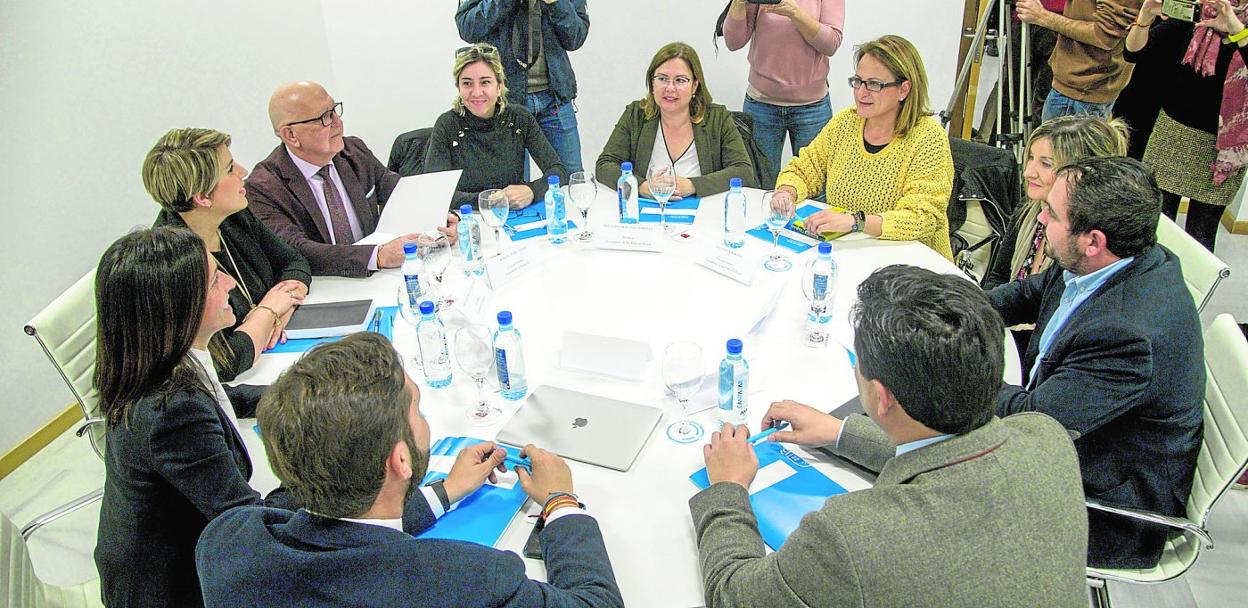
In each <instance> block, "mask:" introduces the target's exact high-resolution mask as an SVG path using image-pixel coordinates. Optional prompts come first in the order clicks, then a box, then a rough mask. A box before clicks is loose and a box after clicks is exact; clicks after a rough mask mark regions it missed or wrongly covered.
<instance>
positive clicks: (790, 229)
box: [745, 203, 839, 253]
mask: <svg viewBox="0 0 1248 608" xmlns="http://www.w3.org/2000/svg"><path fill="white" fill-rule="evenodd" d="M831 208H832V209H839V207H831ZM824 209H825V207H822V206H819V205H812V204H809V203H807V204H805V205H802V206H801V207H798V208H797V211H796V213H795V215H794V216H793V217H792V218H790V219H789V223H788V224H786V225H785V227H784V228H782V229H781V230H780V239H779V244H780V246H781V247H784V248H785V249H789V250H792V251H794V252H796V253H802V252H804V251H806V250H807V249H810V248H811V247H814V246H815V245H818V244H819V241H817V240H815V239H813V238H811V237H810V236H808V235H806V234H803V233H802V232H801V231H800V230H798V229H797V228H795V227H794V225H795V224H796V223H797V222H799V221H801V220H805V219H806V218H808V217H810V216H811V215H814V214H815V213H818V212H819V211H823V210H824ZM745 233H746V234H748V235H750V236H752V237H754V238H757V239H762V240H764V241H767V242H768V243H770V242H771V241H772V236H771V230H770V229H769V228H767V224H761V225H759V226H755V227H753V228H751V229H749V230H746V231H745Z"/></svg>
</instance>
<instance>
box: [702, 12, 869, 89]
mask: <svg viewBox="0 0 1248 608" xmlns="http://www.w3.org/2000/svg"><path fill="white" fill-rule="evenodd" d="M796 2H797V5H798V6H800V7H801V8H802V10H803V11H806V14H808V15H810V16H811V17H813V18H814V19H815V20H816V21H818V22H819V33H818V34H816V35H815V38H814V40H812V41H810V42H807V41H806V39H805V38H803V37H802V34H801V33H800V32H798V31H797V26H796V25H794V24H793V21H792V20H791V19H789V18H788V17H782V16H780V15H774V14H771V13H769V12H767V11H763V12H762V13H760V12H759V7H758V5H754V4H751V5H749V6H748V7H746V9H745V10H746V13H745V19H742V20H740V21H738V20H736V19H733V18H732V17H731V16H729V17H728V18H727V19H726V20H724V42H725V43H726V44H727V45H728V49H729V50H732V51H735V50H737V49H739V48H741V47H743V46H745V43H746V42H747V41H748V42H750V54H749V59H750V79H749V82H750V86H751V87H753V88H754V90H756V91H758V92H759V93H760V94H761V95H762V96H763V97H764V99H761V100H759V101H763V102H767V101H776V102H781V103H785V104H807V103H814V102H816V101H819V100H820V99H822V98H823V96H824V95H826V94H827V92H828V57H831V56H832V55H833V54H834V53H836V49H838V48H840V46H841V28H842V27H843V26H844V24H845V0H796Z"/></svg>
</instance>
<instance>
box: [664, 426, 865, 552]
mask: <svg viewBox="0 0 1248 608" xmlns="http://www.w3.org/2000/svg"><path fill="white" fill-rule="evenodd" d="M754 453H755V454H757V455H758V467H759V468H760V469H761V468H763V467H765V466H767V465H769V464H771V463H773V462H776V461H778V460H784V461H785V462H786V463H787V464H788V465H789V466H791V467H793V469H794V470H795V471H797V472H796V473H795V474H793V475H790V476H789V477H786V478H785V479H782V480H780V481H779V482H776V483H775V484H773V485H772V486H771V487H768V488H765V489H763V490H761V491H759V492H757V493H755V494H752V495H751V496H750V507H752V508H753V509H754V517H755V519H757V520H758V531H759V532H760V533H761V534H762V536H763V542H765V543H767V546H768V547H771V548H772V549H773V550H776V551H779V550H780V547H781V545H783V544H784V541H785V539H787V538H788V537H789V535H790V534H792V533H793V531H794V530H796V529H797V525H798V524H799V523H801V521H802V517H803V516H804V515H806V514H807V513H810V512H812V511H818V510H819V509H822V508H823V503H824V502H825V501H827V499H828V497H829V496H835V495H837V494H844V493H845V488H843V487H841V485H840V484H838V483H836V482H835V481H832V480H831V479H828V477H827V476H826V475H824V474H823V473H820V472H819V471H818V470H816V469H815V468H814V467H812V466H810V463H808V462H806V460H805V459H803V458H802V457H801V456H798V455H797V454H796V453H794V452H792V451H790V450H789V449H788V448H785V447H784V446H783V445H782V444H780V443H773V442H770V441H764V442H762V443H760V444H758V445H756V446H754ZM689 479H690V481H692V482H693V484H694V485H696V486H698V488H701V489H706V488H707V487H709V486H710V485H711V484H710V482H709V481H708V480H707V477H706V469H705V468H704V469H702V470H700V471H698V472H697V473H694V474H693V475H690V476H689Z"/></svg>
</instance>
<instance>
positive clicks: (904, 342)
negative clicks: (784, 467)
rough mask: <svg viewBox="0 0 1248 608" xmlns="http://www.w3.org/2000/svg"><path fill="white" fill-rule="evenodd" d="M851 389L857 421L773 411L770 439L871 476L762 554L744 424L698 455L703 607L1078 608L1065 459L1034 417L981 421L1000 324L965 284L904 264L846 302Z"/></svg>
mask: <svg viewBox="0 0 1248 608" xmlns="http://www.w3.org/2000/svg"><path fill="white" fill-rule="evenodd" d="M852 321H853V324H854V348H855V351H856V352H857V359H858V362H857V367H856V369H855V374H854V375H855V378H856V380H857V382H858V392H859V396H860V398H861V401H862V405H863V409H864V410H865V412H866V413H867V416H869V417H870V418H868V417H867V416H862V415H854V416H849V417H847V418H846V419H845V420H844V421H842V420H838V419H836V418H834V417H832V416H829V415H828V414H824V413H823V412H820V411H818V410H816V409H814V408H812V407H810V406H807V405H802V404H800V403H795V402H792V401H781V402H778V403H773V404H772V405H771V408H770V409H769V410H768V412H767V414H766V415H765V416H764V417H763V426H764V427H767V426H770V425H772V424H773V423H774V424H778V423H780V422H782V421H783V422H788V423H790V425H791V427H790V430H787V431H780V432H777V433H776V434H774V435H773V436H772V438H771V439H772V440H775V441H783V442H790V443H797V444H800V445H803V446H806V447H824V448H828V449H830V450H831V451H833V452H835V453H836V454H838V455H840V456H843V457H846V458H849V459H851V460H853V461H855V462H857V463H859V464H861V465H863V466H865V467H867V468H870V469H872V470H875V471H879V472H880V475H879V478H878V479H877V480H876V483H875V487H873V488H871V489H868V490H863V491H860V492H852V493H849V494H842V495H838V496H833V497H831V498H829V499H828V500H827V502H826V503H824V506H823V508H822V509H820V510H819V511H816V512H813V513H810V514H807V515H806V516H805V517H804V518H803V519H802V522H801V525H799V526H798V528H797V529H796V530H795V531H794V532H793V533H792V534H791V535H790V536H789V537H788V539H787V540H786V541H785V543H784V545H783V547H781V549H780V550H779V551H776V552H775V553H772V554H770V555H767V554H765V552H764V548H763V541H762V537H761V536H760V535H759V533H758V527H757V524H756V522H755V519H754V514H753V511H752V510H751V508H750V503H749V492H748V489H747V488H749V487H750V484H751V483H752V482H753V480H754V475H755V473H756V472H757V470H758V459H757V457H756V456H755V454H754V451H753V449H751V446H750V444H749V443H748V441H747V437H748V435H749V432H748V431H747V430H746V429H745V428H744V427H736V428H733V427H731V426H729V425H724V428H723V429H722V430H721V431H718V432H716V433H714V434H713V435H712V437H711V443H710V444H708V445H707V446H706V447H705V448H704V452H705V457H706V468H707V473H708V476H709V478H710V481H711V484H712V485H711V486H710V487H709V488H707V489H706V490H703V491H702V492H700V493H698V494H697V495H696V496H694V497H693V498H692V499H691V500H690V501H689V507H690V510H691V512H692V514H693V522H694V526H695V527H696V529H697V538H698V550H699V553H700V554H701V560H702V573H703V577H704V579H705V580H704V583H705V588H706V602H707V606H711V607H716V608H718V607H724V606H917V605H922V606H959V607H960V606H1087V603H1088V600H1087V591H1086V588H1085V584H1086V583H1085V579H1084V556H1085V551H1086V550H1087V529H1088V528H1087V526H1088V524H1087V514H1086V513H1085V511H1084V506H1083V486H1082V483H1081V481H1080V477H1079V463H1078V460H1077V458H1076V455H1075V450H1074V447H1073V445H1072V443H1071V440H1070V438H1069V437H1068V436H1067V434H1066V432H1065V430H1063V429H1062V427H1061V425H1060V424H1058V423H1057V422H1056V421H1054V420H1053V419H1052V418H1049V417H1047V416H1044V415H1042V414H1035V413H1027V414H1018V415H1014V416H1010V417H1008V418H1004V419H1001V418H996V417H994V416H993V408H994V403H995V399H996V394H997V390H998V388H999V387H1000V385H1001V376H1002V368H1003V366H1004V355H1003V352H1002V341H1003V336H1004V332H1005V330H1004V328H1003V326H1002V322H1001V318H1000V316H998V315H997V313H996V311H994V310H993V308H992V306H991V305H990V304H989V303H988V299H987V298H986V297H985V296H984V294H983V292H982V291H980V290H979V289H978V288H977V287H976V286H975V285H973V284H972V283H971V282H969V281H967V280H965V278H962V277H958V276H953V275H940V274H936V273H933V272H931V271H928V270H923V269H920V268H915V267H911V266H901V265H898V266H889V267H887V268H883V269H881V270H879V271H877V272H875V273H874V274H872V275H871V276H870V277H868V278H867V280H866V281H864V282H863V283H862V285H861V286H859V288H858V302H857V304H855V306H854V309H853V313H852Z"/></svg>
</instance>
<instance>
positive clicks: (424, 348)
mask: <svg viewBox="0 0 1248 608" xmlns="http://www.w3.org/2000/svg"><path fill="white" fill-rule="evenodd" d="M416 339H417V341H418V342H419V344H420V358H421V361H422V366H423V367H424V370H425V382H426V383H427V384H428V385H429V387H430V388H442V387H444V386H446V385H448V384H450V383H451V350H450V348H448V347H447V345H446V326H445V325H443V324H442V320H441V319H439V318H438V317H437V315H435V314H434V313H433V302H431V301H429V300H425V301H424V302H421V303H420V321H418V322H417V323H416Z"/></svg>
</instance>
